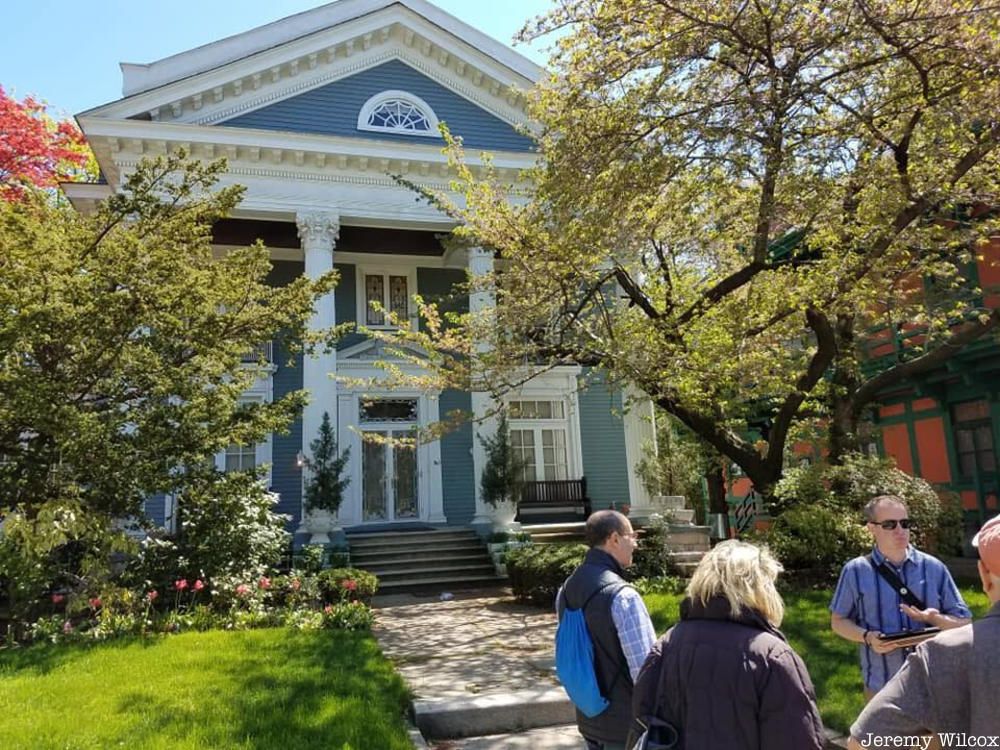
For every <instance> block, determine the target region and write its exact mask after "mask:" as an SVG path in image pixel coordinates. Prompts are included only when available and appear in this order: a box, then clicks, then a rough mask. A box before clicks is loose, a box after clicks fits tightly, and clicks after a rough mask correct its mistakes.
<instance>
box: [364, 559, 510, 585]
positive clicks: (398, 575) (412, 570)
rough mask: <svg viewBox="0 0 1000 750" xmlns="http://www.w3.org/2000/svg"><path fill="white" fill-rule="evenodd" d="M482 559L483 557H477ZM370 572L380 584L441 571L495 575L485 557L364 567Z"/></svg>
mask: <svg viewBox="0 0 1000 750" xmlns="http://www.w3.org/2000/svg"><path fill="white" fill-rule="evenodd" d="M479 559H480V560H484V558H479ZM365 570H368V571H369V572H371V573H374V574H375V575H377V576H378V579H379V581H380V582H381V583H382V584H388V583H391V582H393V581H400V580H406V579H408V578H424V577H426V576H435V575H438V574H441V573H458V574H462V575H465V574H471V575H488V574H492V575H495V572H494V568H493V563H492V561H489V560H488V559H486V560H485V561H484V562H481V563H476V564H472V565H469V564H464V563H460V564H458V565H447V564H445V563H444V561H442V562H441V563H437V564H434V565H428V566H424V567H419V568H418V567H415V566H412V565H411V566H410V567H409V568H406V569H403V570H378V569H374V568H365Z"/></svg>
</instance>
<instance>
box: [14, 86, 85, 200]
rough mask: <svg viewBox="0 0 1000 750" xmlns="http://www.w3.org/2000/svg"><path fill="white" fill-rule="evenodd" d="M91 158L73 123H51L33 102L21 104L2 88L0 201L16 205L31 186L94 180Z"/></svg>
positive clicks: (42, 107) (41, 107)
mask: <svg viewBox="0 0 1000 750" xmlns="http://www.w3.org/2000/svg"><path fill="white" fill-rule="evenodd" d="M96 172H97V170H96V167H95V161H94V155H93V153H92V152H91V150H90V147H89V146H88V145H87V142H86V140H84V137H83V133H81V132H80V129H79V128H77V127H76V125H75V124H74V123H73V122H72V121H71V120H58V121H57V120H55V119H54V118H53V117H52V116H51V115H49V114H48V113H47V112H46V107H45V104H43V103H42V102H40V101H38V100H37V99H35V98H34V97H31V96H26V97H25V98H24V99H23V100H22V101H20V102H19V101H17V99H15V98H14V97H12V96H10V95H8V94H7V92H6V91H4V88H3V86H0V200H5V201H15V200H20V199H21V198H22V196H23V195H24V194H25V191H26V189H28V188H29V187H30V186H34V187H37V188H52V187H55V186H56V185H57V184H58V183H59V182H62V181H67V180H81V179H87V178H88V177H91V176H94V175H96Z"/></svg>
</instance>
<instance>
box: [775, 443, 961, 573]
mask: <svg viewBox="0 0 1000 750" xmlns="http://www.w3.org/2000/svg"><path fill="white" fill-rule="evenodd" d="M876 495H897V496H899V497H901V498H903V500H904V501H906V503H907V505H908V506H909V509H910V517H911V518H912V519H913V521H914V530H913V543H914V544H915V545H916V546H917V547H920V548H921V549H924V550H926V551H928V552H934V553H941V552H954V551H956V550H958V549H960V544H961V510H960V507H959V506H958V504H957V500H956V499H955V498H952V497H949V496H947V495H946V496H944V497H939V496H938V493H937V492H936V491H935V490H934V488H933V487H932V486H931V485H930V484H928V483H927V482H926V481H925V480H923V479H920V478H919V477H912V476H910V475H909V474H906V473H905V472H903V471H900V470H899V469H897V468H896V466H895V463H894V462H893V461H892V460H891V459H881V458H874V457H871V456H864V455H860V454H854V455H850V456H847V457H846V458H845V459H844V461H843V463H842V464H841V465H838V466H829V465H824V464H815V465H810V466H803V467H798V468H793V469H789V470H788V471H787V472H786V473H785V477H784V478H783V479H782V480H781V482H779V483H778V486H777V487H776V488H775V495H774V498H773V501H772V503H771V506H770V508H769V510H770V512H771V514H772V515H773V516H775V521H774V523H773V524H772V526H771V528H770V529H769V530H768V531H767V532H765V533H763V534H761V535H758V539H760V540H762V541H764V542H766V543H767V544H768V546H770V547H771V549H772V550H773V551H774V552H775V554H776V555H777V556H778V558H779V559H780V560H781V562H782V564H783V565H784V566H785V567H786V568H788V569H789V570H803V569H808V570H813V571H817V572H820V573H830V572H831V571H834V572H835V571H836V570H837V569H839V567H840V566H841V565H842V564H843V563H844V561H845V560H848V559H850V558H851V557H854V556H856V555H858V554H862V553H863V552H864V551H865V550H866V549H868V548H869V547H870V546H871V536H870V535H869V534H868V532H867V530H866V529H865V526H864V518H863V513H862V510H863V508H864V506H865V503H867V502H868V501H869V500H870V499H871V498H873V497H875V496H876Z"/></svg>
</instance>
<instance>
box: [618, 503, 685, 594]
mask: <svg viewBox="0 0 1000 750" xmlns="http://www.w3.org/2000/svg"><path fill="white" fill-rule="evenodd" d="M669 535H670V523H669V521H668V520H667V519H665V518H663V517H657V516H654V517H653V518H651V519H650V521H649V523H648V524H647V525H646V526H644V527H643V529H642V541H641V542H640V543H639V547H638V548H637V549H636V551H635V554H633V556H632V567H630V568H629V569H628V577H629V579H630V580H636V579H638V578H661V577H663V576H672V575H676V574H677V566H676V565H674V561H673V559H672V558H671V557H670V547H669V546H668V544H667V541H668V539H669Z"/></svg>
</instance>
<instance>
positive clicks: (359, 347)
mask: <svg viewBox="0 0 1000 750" xmlns="http://www.w3.org/2000/svg"><path fill="white" fill-rule="evenodd" d="M393 349H396V350H400V349H402V350H405V351H407V352H409V353H410V354H411V355H415V356H417V357H420V358H421V359H426V357H425V356H424V354H423V353H422V352H421V351H420V349H419V348H417V347H415V346H411V345H409V344H403V343H400V344H387V343H385V342H384V341H379V340H378V339H368V340H366V341H362V342H361V343H360V344H355V345H354V346H351V347H348V348H347V349H343V350H342V351H339V352H337V360H338V362H358V363H362V362H375V361H379V360H390V361H397V362H404V361H406V360H403V359H402V358H401V357H400V356H399V355H398V354H397V353H396V352H395V351H392V350H393Z"/></svg>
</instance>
